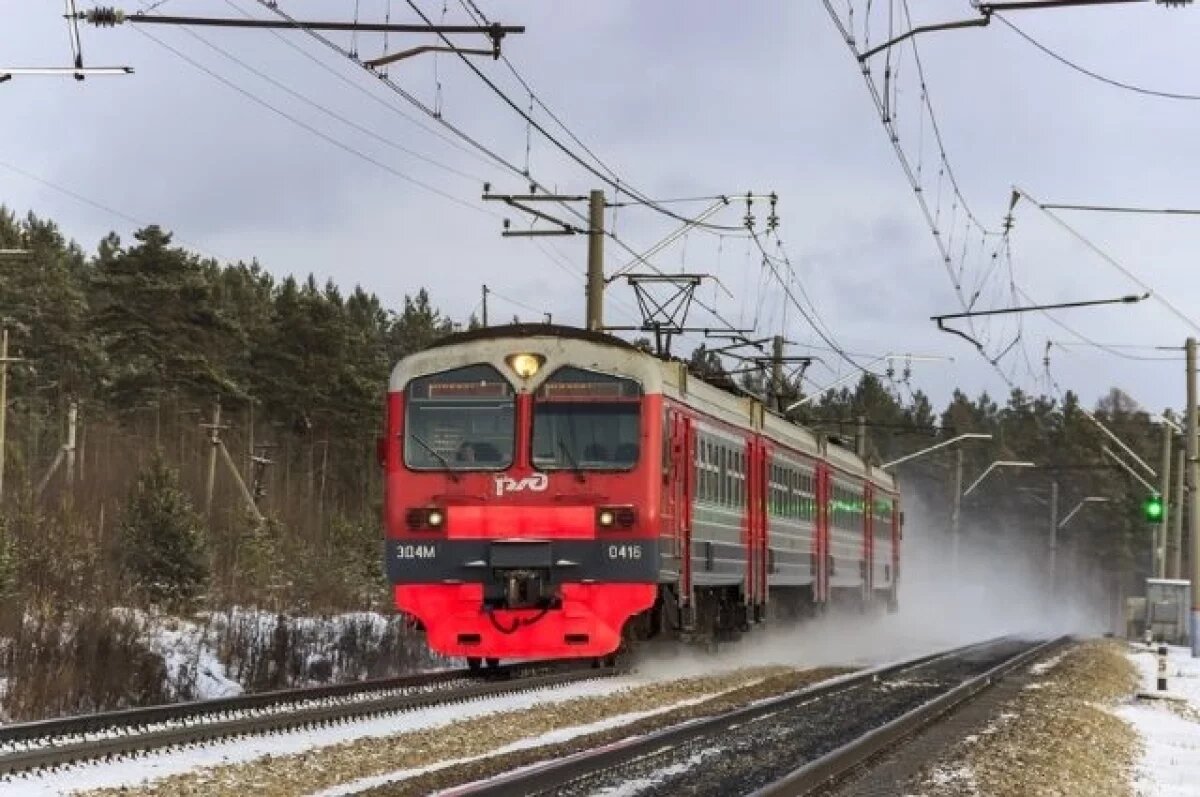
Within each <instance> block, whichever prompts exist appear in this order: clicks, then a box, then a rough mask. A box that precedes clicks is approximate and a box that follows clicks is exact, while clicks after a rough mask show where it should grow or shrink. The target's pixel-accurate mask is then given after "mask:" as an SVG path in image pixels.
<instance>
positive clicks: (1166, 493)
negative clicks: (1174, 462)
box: [1154, 422, 1171, 578]
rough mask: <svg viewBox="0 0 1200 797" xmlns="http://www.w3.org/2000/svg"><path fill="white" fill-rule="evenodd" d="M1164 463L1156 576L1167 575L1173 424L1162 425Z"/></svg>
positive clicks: (1155, 547) (1156, 532) (1155, 537)
mask: <svg viewBox="0 0 1200 797" xmlns="http://www.w3.org/2000/svg"><path fill="white" fill-rule="evenodd" d="M1162 431H1163V434H1162V465H1161V467H1160V468H1159V470H1160V473H1159V474H1158V475H1159V477H1160V479H1161V484H1162V490H1161V492H1162V522H1161V523H1159V525H1158V529H1157V530H1156V531H1155V534H1154V576H1155V578H1166V577H1167V535H1168V533H1169V532H1170V529H1171V526H1170V522H1171V424H1169V423H1165V422H1164V423H1163V425H1162Z"/></svg>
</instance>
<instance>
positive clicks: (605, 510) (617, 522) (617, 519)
mask: <svg viewBox="0 0 1200 797" xmlns="http://www.w3.org/2000/svg"><path fill="white" fill-rule="evenodd" d="M636 522H637V512H635V511H634V509H633V507H631V506H602V507H598V508H597V509H596V525H597V526H598V527H600V528H602V529H630V528H633V525H634V523H636Z"/></svg>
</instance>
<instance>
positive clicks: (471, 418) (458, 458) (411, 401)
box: [404, 365, 516, 470]
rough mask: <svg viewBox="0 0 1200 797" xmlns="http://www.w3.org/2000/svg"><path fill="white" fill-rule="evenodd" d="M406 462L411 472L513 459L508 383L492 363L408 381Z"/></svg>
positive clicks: (485, 466)
mask: <svg viewBox="0 0 1200 797" xmlns="http://www.w3.org/2000/svg"><path fill="white" fill-rule="evenodd" d="M406 405H407V407H406V411H405V416H404V429H405V432H404V464H405V465H407V466H408V467H409V468H411V469H413V470H500V469H502V468H507V467H508V466H509V465H511V464H512V461H513V438H514V436H515V429H516V424H515V420H514V419H515V417H516V412H515V404H514V401H513V389H512V385H510V384H509V383H508V381H507V380H506V379H505V378H504V377H502V376H501V375H500V372H499V371H497V370H496V369H495V368H493V367H492V366H490V365H471V366H467V367H466V368H456V369H454V370H452V371H443V372H441V373H438V374H431V375H429V376H422V377H418V378H416V379H413V380H412V381H411V382H409V383H408V390H407V395H406Z"/></svg>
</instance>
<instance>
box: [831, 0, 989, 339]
mask: <svg viewBox="0 0 1200 797" xmlns="http://www.w3.org/2000/svg"><path fill="white" fill-rule="evenodd" d="M822 2H823V3H824V6H825V9H826V11H827V13H828V15H829V18H830V19H831V20H832V21H833V24H834V26H835V27H836V28H837V29H838V31H839V32H840V33H841V35H842V38H843V40H844V41H845V43H846V46H847V47H848V48H849V50H850V53H851V55H852V56H853V57H854V58H855V61H856V62H858V56H859V55H860V52H859V50H858V47H857V45H856V44H855V40H854V36H853V34H852V33H851V32H850V30H848V29H847V27H846V24H845V23H843V22H842V19H841V16H840V15H839V14H838V12H837V11H836V10H835V9H834V8H833V4H832V2H831V0H822ZM850 8H851V10H852V9H853V6H852V5H851V6H850ZM905 10H906V11H907V4H906V5H905ZM909 24H910V26H911V18H910V19H909ZM908 44H909V45H910V46H911V48H912V52H913V53H914V62H915V63H916V65H917V75H918V79H919V80H920V83H921V113H922V114H924V113H927V112H928V114H929V116H930V119H931V120H935V119H936V116H935V115H934V114H933V110H932V102H931V100H930V98H929V93H928V84H927V82H926V81H925V77H924V74H923V72H924V68H923V66H922V65H921V63H920V61H919V56H918V55H917V49H916V43H915V41H913V40H909V42H908ZM863 79H864V81H865V83H866V86H867V91H868V93H869V94H870V96H871V99H872V101H873V102H874V104H875V108H876V112H877V114H878V116H879V119H880V122H881V123H882V124H883V127H884V129H885V131H886V132H887V134H888V141H889V142H890V143H891V145H892V149H893V151H894V152H895V154H896V158H897V161H898V162H899V164H900V168H901V170H902V171H903V172H904V175H905V177H906V179H907V180H908V183H909V187H910V188H911V189H912V191H913V194H914V196H915V197H916V200H917V204H918V206H919V207H920V209H921V212H922V214H923V216H924V217H925V222H926V225H927V226H928V228H929V230H930V233H931V234H932V236H933V239H934V242H935V244H936V246H937V248H938V252H939V254H940V255H941V260H942V267H943V269H944V270H945V272H946V275H947V277H948V278H949V280H950V283H951V285H952V286H953V288H954V292H955V294H956V296H957V297H958V300H959V303H960V305H961V306H962V307H963V309H966V307H967V305H968V302H967V300H966V297H965V296H964V295H963V289H962V284H961V282H960V281H959V279H958V277H957V276H956V274H955V270H954V267H953V265H952V260H953V256H952V254H951V252H950V242H949V240H948V238H947V237H946V236H944V235H943V234H942V232H941V226H940V219H939V218H938V216H939V215H940V212H939V213H938V214H935V211H934V209H933V208H931V207H930V203H929V200H928V199H927V197H926V192H925V191H924V190H923V187H922V184H921V178H920V176H919V175H918V174H917V171H916V169H915V167H914V165H913V163H912V161H911V160H910V158H909V155H908V153H907V152H906V151H905V149H904V147H903V145H902V144H901V138H900V133H899V130H898V129H897V127H896V113H895V109H894V108H893V107H892V105H891V104H890V103H888V102H887V101H885V99H884V98H883V97H882V96H881V95H880V90H879V87H878V86H877V85H876V83H875V80H874V78H873V76H872V74H871V72H870V70H869V68H864V69H863ZM931 128H932V129H933V130H934V133H935V135H934V140H935V143H936V144H937V146H938V158H939V169H938V173H939V186H940V184H941V177H942V176H943V175H944V176H945V177H946V178H947V179H948V180H949V181H950V186H951V190H952V192H953V193H954V195H955V197H956V201H955V203H954V204H955V209H957V207H958V205H959V204H961V205H962V207H963V209H964V214H965V217H966V219H967V223H968V224H969V223H974V224H975V225H976V226H977V227H978V228H979V229H981V230H983V231H984V232H987V231H988V230H987V228H986V227H984V226H983V225H982V224H980V223H978V221H975V215H974V212H973V211H972V210H971V208H970V206H969V205H968V204H967V203H966V201H965V199H964V198H963V197H962V192H961V189H960V188H959V185H958V181H957V178H956V177H955V176H954V171H953V168H952V167H951V166H950V162H949V157H948V156H947V154H946V149H945V146H944V143H943V141H942V137H941V130H940V127H938V126H937V125H936V124H934V123H933V122H932V121H931ZM939 193H940V192H939ZM939 205H940V200H939ZM951 226H952V228H953V226H954V225H953V223H952V225H951ZM968 324H969V325H970V326H971V328H972V330H974V323H973V320H971V319H968Z"/></svg>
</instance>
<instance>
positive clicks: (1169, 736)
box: [1117, 646, 1200, 797]
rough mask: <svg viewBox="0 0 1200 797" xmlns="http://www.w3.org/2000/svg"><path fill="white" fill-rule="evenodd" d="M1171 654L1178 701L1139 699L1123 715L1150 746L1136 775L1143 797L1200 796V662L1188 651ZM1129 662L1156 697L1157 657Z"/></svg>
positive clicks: (1143, 654) (1171, 686)
mask: <svg viewBox="0 0 1200 797" xmlns="http://www.w3.org/2000/svg"><path fill="white" fill-rule="evenodd" d="M1168 650H1169V657H1168V662H1167V694H1168V695H1170V696H1172V697H1174V698H1177V699H1175V700H1171V699H1165V700H1147V699H1139V700H1137V701H1136V702H1133V703H1130V704H1129V705H1126V706H1122V707H1121V708H1119V709H1118V710H1117V714H1118V715H1119V716H1120V717H1121V718H1122V719H1124V720H1125V721H1127V722H1129V723H1130V724H1131V725H1133V727H1134V728H1135V729H1136V730H1137V732H1138V734H1139V735H1140V736H1141V737H1142V741H1143V743H1144V745H1145V747H1144V750H1143V751H1142V755H1141V758H1140V760H1139V761H1138V763H1137V766H1136V769H1135V772H1134V788H1135V789H1136V790H1137V794H1138V797H1184V795H1193V796H1194V795H1197V794H1200V659H1193V658H1192V655H1191V651H1190V650H1188V649H1187V648H1182V647H1174V646H1172V647H1170V648H1169V649H1168ZM1129 658H1130V660H1132V661H1133V662H1134V664H1136V665H1137V668H1138V671H1139V673H1140V675H1141V679H1142V683H1141V689H1142V690H1143V691H1145V692H1153V691H1155V687H1156V685H1157V684H1156V682H1157V679H1158V658H1157V656H1156V655H1155V653H1154V651H1153V650H1150V649H1147V650H1144V651H1138V652H1131V653H1130V654H1129Z"/></svg>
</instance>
